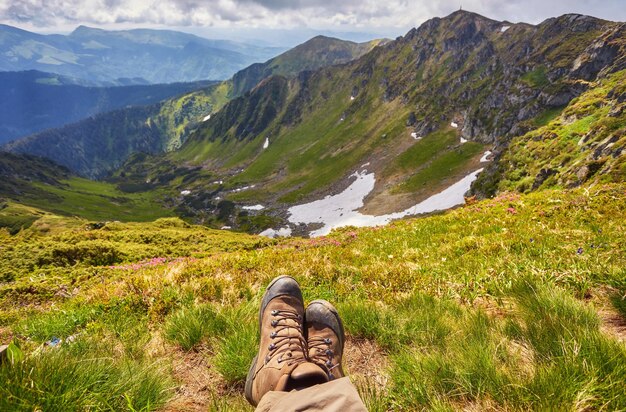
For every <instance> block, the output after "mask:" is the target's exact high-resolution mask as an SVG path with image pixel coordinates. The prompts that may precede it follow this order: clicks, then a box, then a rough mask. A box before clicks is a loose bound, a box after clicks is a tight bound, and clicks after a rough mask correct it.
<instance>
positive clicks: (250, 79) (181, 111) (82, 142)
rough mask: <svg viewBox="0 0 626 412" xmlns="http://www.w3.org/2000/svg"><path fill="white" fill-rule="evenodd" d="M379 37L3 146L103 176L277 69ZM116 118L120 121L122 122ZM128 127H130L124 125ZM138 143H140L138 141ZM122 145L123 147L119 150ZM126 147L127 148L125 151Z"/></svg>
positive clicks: (162, 144)
mask: <svg viewBox="0 0 626 412" xmlns="http://www.w3.org/2000/svg"><path fill="white" fill-rule="evenodd" d="M379 43H380V41H373V42H369V43H361V44H359V43H352V42H347V41H342V40H337V39H331V38H325V37H318V38H314V39H312V40H310V41H308V42H306V43H304V44H302V45H300V46H298V47H296V48H294V49H293V50H291V51H289V52H286V53H284V54H282V55H280V56H278V57H276V58H274V59H271V60H269V61H267V62H265V63H262V64H259V65H253V66H251V67H248V68H246V69H244V70H242V71H240V72H239V73H238V74H237V75H236V76H235V77H234V78H233V79H231V80H228V81H225V82H222V83H221V84H219V85H214V86H210V87H207V88H204V89H202V90H199V91H195V92H192V93H188V94H185V95H183V96H180V97H177V98H173V99H169V100H168V101H165V102H163V103H161V104H159V105H155V106H152V107H149V108H148V107H146V108H130V109H127V110H125V111H124V110H122V111H115V112H112V113H108V114H102V115H98V116H95V117H94V118H90V119H86V120H84V121H81V122H78V123H76V124H73V125H69V126H66V127H64V128H60V129H55V130H49V131H44V132H42V133H39V134H37V135H34V136H30V137H28V138H25V139H20V140H17V141H15V142H13V143H11V144H10V145H8V146H6V149H7V150H11V151H15V152H19V153H31V154H34V155H38V156H44V157H48V158H50V159H52V160H54V161H55V162H57V163H59V164H62V165H65V166H66V167H68V168H70V169H72V170H73V171H75V172H77V173H79V174H81V175H83V176H88V177H92V178H94V177H96V178H97V177H102V176H104V175H106V174H107V173H108V172H110V171H112V170H113V169H115V168H117V167H119V166H120V164H121V162H123V161H124V160H125V159H126V158H127V157H128V155H129V154H131V153H133V152H135V151H142V152H145V153H158V152H162V151H169V150H173V149H176V148H178V147H180V145H181V144H182V143H183V142H184V141H185V140H186V138H187V136H188V135H189V133H190V131H191V130H193V129H194V128H195V127H196V126H197V125H198V124H201V123H202V122H203V120H204V119H205V118H206V117H207V115H209V114H211V113H215V112H217V111H218V110H219V109H220V108H221V107H222V106H223V105H224V104H226V102H228V101H229V100H230V99H232V98H233V97H236V96H239V95H240V94H244V93H246V92H248V91H249V89H251V88H252V87H254V86H255V85H256V84H257V83H258V82H259V81H261V80H262V79H263V78H264V77H266V76H268V75H271V74H272V73H273V72H274V71H275V70H276V71H280V73H283V74H285V75H288V76H293V75H296V74H297V73H298V72H297V71H296V70H301V69H303V70H309V69H315V68H318V67H320V65H323V64H336V63H345V62H346V61H347V59H350V58H352V57H355V56H361V55H362V54H364V53H366V52H367V51H368V50H370V49H371V48H373V47H375V46H376V45H377V44H379ZM120 118H123V119H124V121H121V122H120ZM126 126H128V127H126ZM137 142H141V144H137ZM118 148H121V150H118ZM127 149H128V150H127Z"/></svg>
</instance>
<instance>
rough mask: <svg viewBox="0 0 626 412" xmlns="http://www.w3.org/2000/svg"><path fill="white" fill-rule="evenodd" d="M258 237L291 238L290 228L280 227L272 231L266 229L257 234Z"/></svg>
mask: <svg viewBox="0 0 626 412" xmlns="http://www.w3.org/2000/svg"><path fill="white" fill-rule="evenodd" d="M259 236H265V237H269V238H275V237H289V236H291V228H290V227H282V228H280V229H278V230H274V229H266V230H264V231H262V232H261V233H259Z"/></svg>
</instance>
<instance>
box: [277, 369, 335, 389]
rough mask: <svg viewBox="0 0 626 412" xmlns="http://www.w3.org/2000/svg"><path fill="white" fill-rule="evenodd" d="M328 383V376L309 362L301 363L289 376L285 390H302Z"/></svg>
mask: <svg viewBox="0 0 626 412" xmlns="http://www.w3.org/2000/svg"><path fill="white" fill-rule="evenodd" d="M326 382H328V374H327V373H326V372H324V370H323V369H322V368H320V367H319V366H317V365H316V364H314V363H311V362H305V363H301V364H299V365H298V366H296V368H295V369H294V370H293V371H292V372H291V374H290V375H289V381H288V382H286V388H285V390H287V391H290V390H293V389H296V390H298V389H304V388H308V387H309V386H313V385H318V384H322V383H326Z"/></svg>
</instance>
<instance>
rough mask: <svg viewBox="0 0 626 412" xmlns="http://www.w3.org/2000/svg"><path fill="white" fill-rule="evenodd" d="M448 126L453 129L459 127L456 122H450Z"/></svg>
mask: <svg viewBox="0 0 626 412" xmlns="http://www.w3.org/2000/svg"><path fill="white" fill-rule="evenodd" d="M450 126H452V127H454V128H455V129H456V128H457V127H459V125H458V124H457V123H456V122H451V123H450Z"/></svg>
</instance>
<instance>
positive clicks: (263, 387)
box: [245, 276, 328, 406]
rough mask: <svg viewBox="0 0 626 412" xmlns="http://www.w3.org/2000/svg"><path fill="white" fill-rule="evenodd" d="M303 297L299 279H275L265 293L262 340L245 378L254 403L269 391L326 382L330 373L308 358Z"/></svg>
mask: <svg viewBox="0 0 626 412" xmlns="http://www.w3.org/2000/svg"><path fill="white" fill-rule="evenodd" d="M303 322H304V301H303V300H302V292H301V291H300V286H299V285H298V282H296V280H295V279H294V278H292V277H289V276H279V277H277V278H276V279H274V280H273V281H272V282H271V283H270V284H269V286H268V287H267V290H266V291H265V295H263V300H262V302H261V310H260V312H259V330H260V334H261V340H260V343H259V353H258V354H257V356H256V357H255V358H254V360H253V361H252V365H250V370H249V372H248V378H247V379H246V388H245V393H246V399H247V400H248V402H250V403H251V404H252V405H254V406H256V405H258V403H259V401H260V400H261V398H262V397H263V395H265V394H266V393H267V392H269V391H291V390H293V389H302V388H305V387H309V386H313V385H317V384H320V383H325V382H327V381H328V376H327V374H326V372H325V371H324V370H322V369H321V368H320V367H319V366H317V365H315V364H313V363H310V362H308V361H307V359H306V340H305V339H304V331H303Z"/></svg>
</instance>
